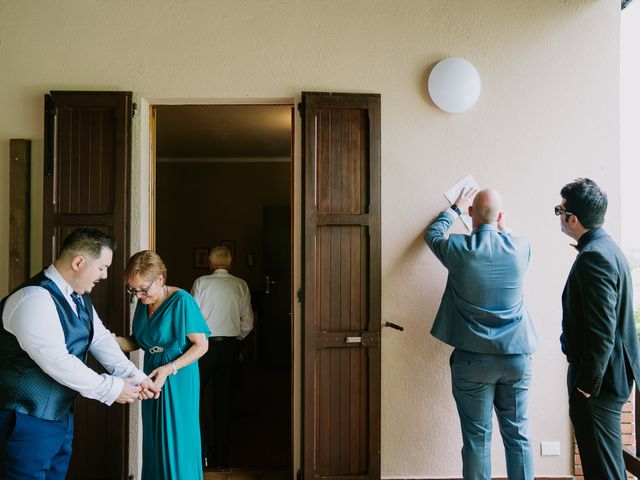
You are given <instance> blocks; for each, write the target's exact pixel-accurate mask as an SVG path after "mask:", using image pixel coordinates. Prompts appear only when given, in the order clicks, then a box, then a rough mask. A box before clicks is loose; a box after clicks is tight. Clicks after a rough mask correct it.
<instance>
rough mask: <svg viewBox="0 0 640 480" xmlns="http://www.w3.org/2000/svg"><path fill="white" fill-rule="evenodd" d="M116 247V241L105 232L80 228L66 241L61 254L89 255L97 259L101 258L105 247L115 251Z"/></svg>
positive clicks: (68, 236)
mask: <svg viewBox="0 0 640 480" xmlns="http://www.w3.org/2000/svg"><path fill="white" fill-rule="evenodd" d="M116 246H117V244H116V241H115V240H114V239H113V238H111V237H110V236H109V235H107V234H106V233H104V232H103V231H101V230H98V229H97V228H91V227H80V228H77V229H76V230H74V231H73V232H71V233H70V234H69V235H67V237H66V238H65V239H64V241H63V242H62V250H61V252H60V254H61V255H62V254H71V255H88V256H90V257H91V258H92V259H95V258H98V257H99V256H100V253H101V252H102V248H103V247H104V248H108V249H110V250H111V251H114V250H115V249H116Z"/></svg>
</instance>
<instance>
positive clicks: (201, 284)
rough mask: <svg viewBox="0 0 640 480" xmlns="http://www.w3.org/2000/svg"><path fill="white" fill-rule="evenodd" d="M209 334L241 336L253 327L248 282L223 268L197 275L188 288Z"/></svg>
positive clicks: (245, 334) (244, 335)
mask: <svg viewBox="0 0 640 480" xmlns="http://www.w3.org/2000/svg"><path fill="white" fill-rule="evenodd" d="M191 294H192V295H193V298H195V300H196V302H197V304H198V306H199V307H200V310H201V311H202V315H203V316H204V318H205V320H206V321H207V325H208V326H209V329H210V330H211V336H212V337H236V338H239V339H242V338H244V337H246V336H247V335H248V334H249V332H251V330H252V329H253V310H251V294H250V293H249V287H248V286H247V282H245V281H244V280H242V279H241V278H238V277H234V276H233V275H231V274H230V273H229V272H228V271H227V270H225V269H224V268H218V269H217V270H216V271H215V272H213V273H212V274H211V275H205V276H204V277H200V278H198V279H197V280H196V281H195V283H194V284H193V289H192V291H191Z"/></svg>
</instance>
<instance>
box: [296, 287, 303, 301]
mask: <svg viewBox="0 0 640 480" xmlns="http://www.w3.org/2000/svg"><path fill="white" fill-rule="evenodd" d="M296 297H297V298H298V303H302V301H303V300H304V292H303V291H302V289H301V288H299V289H298V291H297V292H296Z"/></svg>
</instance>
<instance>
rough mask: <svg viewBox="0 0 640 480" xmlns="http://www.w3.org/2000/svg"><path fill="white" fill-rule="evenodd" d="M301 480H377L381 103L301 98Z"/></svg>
mask: <svg viewBox="0 0 640 480" xmlns="http://www.w3.org/2000/svg"><path fill="white" fill-rule="evenodd" d="M301 111H302V115H303V145H304V147H303V164H304V169H303V170H304V184H305V190H304V197H303V203H304V211H305V216H304V241H303V244H304V259H305V260H304V269H305V270H304V290H305V296H304V309H303V311H304V320H303V330H304V331H303V349H304V352H303V361H304V365H303V390H304V401H303V448H302V450H303V455H304V458H303V462H302V463H303V474H304V478H315V479H319V478H323V479H336V480H337V479H341V480H343V479H365V478H368V479H377V478H379V477H380V172H379V171H380V145H379V144H380V97H379V95H350V94H318V93H303V101H302V105H301Z"/></svg>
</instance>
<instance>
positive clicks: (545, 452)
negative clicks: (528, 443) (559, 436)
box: [540, 442, 560, 457]
mask: <svg viewBox="0 0 640 480" xmlns="http://www.w3.org/2000/svg"><path fill="white" fill-rule="evenodd" d="M540 455H542V456H543V457H550V456H555V455H560V442H540Z"/></svg>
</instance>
